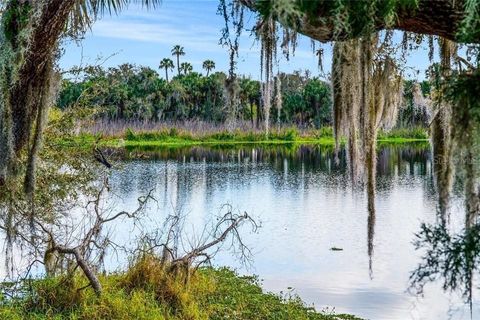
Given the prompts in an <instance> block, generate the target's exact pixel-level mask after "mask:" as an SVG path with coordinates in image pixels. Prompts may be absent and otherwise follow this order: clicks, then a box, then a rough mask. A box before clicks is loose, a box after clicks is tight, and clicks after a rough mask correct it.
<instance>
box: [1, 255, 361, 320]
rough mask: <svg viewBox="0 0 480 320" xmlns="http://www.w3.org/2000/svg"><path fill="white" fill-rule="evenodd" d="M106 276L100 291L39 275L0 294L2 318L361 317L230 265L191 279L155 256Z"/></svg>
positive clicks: (201, 319) (79, 281) (194, 319)
mask: <svg viewBox="0 0 480 320" xmlns="http://www.w3.org/2000/svg"><path fill="white" fill-rule="evenodd" d="M101 282H102V286H103V288H104V291H103V293H102V295H101V296H100V297H97V296H96V295H95V294H94V293H93V291H92V290H90V289H88V288H86V289H83V290H78V289H77V288H81V287H83V286H84V285H85V283H86V280H85V279H83V278H81V277H80V276H75V277H74V278H68V279H67V278H50V279H44V280H37V281H33V282H32V283H30V285H29V286H30V289H29V293H27V294H26V295H25V296H23V297H21V298H18V299H15V300H4V299H0V302H1V303H0V319H2V320H13V319H15V320H17V319H18V320H20V319H39V320H40V319H42V320H43V319H85V320H87V319H88V320H101V319H102V320H103V319H105V320H107V319H108V320H114V319H118V320H120V319H122V320H123V319H145V320H154V319H155V320H162V319H169V320H207V319H210V320H222V319H237V320H263V319H277V320H308V319H312V320H333V319H352V320H353V319H357V318H354V317H353V316H349V315H325V314H322V313H318V312H315V310H314V309H313V308H311V307H308V306H306V305H305V304H304V303H303V302H302V300H300V298H299V297H298V296H295V295H290V296H279V295H275V294H271V293H264V292H262V289H261V288H260V286H259V281H258V279H257V278H256V277H240V276H238V275H237V274H235V273H234V272H232V271H230V270H228V269H212V268H204V269H200V270H198V271H197V272H195V273H194V274H192V276H191V278H190V280H189V281H188V283H187V284H186V283H185V281H184V277H182V276H181V275H179V274H176V273H172V272H169V271H167V269H166V268H165V265H163V264H162V263H161V262H160V261H159V260H158V258H156V257H152V256H147V257H142V258H140V259H138V260H137V261H136V263H134V264H133V265H132V266H131V267H130V268H129V269H128V270H127V271H126V272H123V273H117V274H111V275H107V276H102V277H101Z"/></svg>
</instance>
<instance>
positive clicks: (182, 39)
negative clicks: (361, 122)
mask: <svg viewBox="0 0 480 320" xmlns="http://www.w3.org/2000/svg"><path fill="white" fill-rule="evenodd" d="M217 6H218V0H163V3H162V4H161V5H160V6H159V7H158V8H156V9H152V10H150V11H147V10H144V9H142V8H141V7H140V6H137V5H130V7H129V8H128V9H126V10H124V11H123V12H121V13H120V14H119V15H118V16H117V15H114V16H106V17H103V18H102V19H101V20H99V21H97V22H96V23H95V24H94V26H93V28H92V30H91V31H89V32H87V34H86V36H85V39H84V40H83V41H82V42H81V44H76V43H67V44H65V46H64V48H65V54H64V55H63V57H62V58H61V60H60V66H61V67H62V68H65V69H67V68H70V67H72V66H74V65H79V64H80V63H81V62H83V64H88V63H91V64H96V63H98V62H97V61H98V60H99V59H100V60H101V61H103V60H104V59H105V58H107V57H110V58H108V59H107V60H106V61H105V62H104V63H103V65H104V66H116V65H119V64H122V63H127V62H128V63H133V64H137V65H145V66H150V67H152V68H154V69H157V68H158V64H159V61H160V60H161V59H162V58H164V57H171V53H170V50H171V48H172V47H173V46H174V45H176V44H180V45H182V46H183V47H184V48H185V52H186V55H185V56H183V57H182V60H183V61H188V62H190V63H192V64H193V68H194V71H198V72H201V71H202V68H201V67H202V62H203V61H204V60H206V59H211V60H214V61H215V63H216V70H217V71H227V70H228V63H229V61H228V52H227V49H226V48H223V47H222V46H220V45H219V44H218V40H219V38H220V30H221V28H222V26H223V24H224V21H223V17H221V16H219V15H217V14H216V11H217ZM254 22H255V15H254V14H253V13H250V12H247V14H246V27H247V28H249V27H251V26H252V25H253V23H254ZM323 48H324V50H325V57H324V66H325V71H327V72H328V71H329V70H330V65H331V45H330V44H323ZM112 55H113V56H112ZM82 57H83V58H82ZM259 61H260V48H259V45H258V44H257V43H255V40H254V38H253V36H251V35H250V32H249V31H244V33H243V35H242V38H241V43H240V57H239V59H238V71H237V73H238V74H245V75H250V76H252V77H253V78H255V79H258V78H259V77H260V63H259ZM408 61H409V64H410V65H412V66H414V67H416V68H419V69H424V68H425V66H426V65H428V59H427V53H426V50H422V49H421V50H420V51H418V52H416V53H414V54H412V56H411V57H410V58H409V60H408ZM279 69H280V71H283V72H292V71H294V70H306V69H308V70H310V71H311V73H312V74H313V75H319V70H318V67H317V58H316V56H315V55H314V54H313V52H312V49H311V42H310V39H309V38H306V37H299V46H298V48H297V50H296V53H295V56H294V57H291V58H290V61H286V59H285V58H283V59H281V61H280V65H279ZM157 70H158V69H157ZM159 73H160V75H163V72H159ZM409 77H416V76H414V75H410V76H409ZM419 78H423V74H422V73H421V74H420V76H419Z"/></svg>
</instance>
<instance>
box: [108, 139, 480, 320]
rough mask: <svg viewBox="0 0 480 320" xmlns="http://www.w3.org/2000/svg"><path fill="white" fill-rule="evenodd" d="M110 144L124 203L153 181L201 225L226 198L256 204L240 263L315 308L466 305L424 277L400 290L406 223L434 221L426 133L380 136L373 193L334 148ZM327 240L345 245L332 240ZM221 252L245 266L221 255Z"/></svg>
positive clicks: (398, 313) (407, 309)
mask: <svg viewBox="0 0 480 320" xmlns="http://www.w3.org/2000/svg"><path fill="white" fill-rule="evenodd" d="M116 156H117V157H118V159H123V160H126V161H125V162H123V165H122V166H121V169H119V170H118V171H116V172H114V173H113V176H112V179H111V181H112V187H113V190H115V192H116V193H117V194H119V195H120V196H121V198H122V199H123V200H124V204H123V205H125V206H128V205H130V204H131V203H134V202H135V200H136V197H138V195H140V194H142V193H145V192H148V190H149V189H150V188H156V192H157V200H159V206H160V211H161V212H162V213H164V214H166V213H168V212H170V211H172V210H176V211H178V210H181V211H184V212H187V213H188V214H189V222H190V223H192V224H193V225H194V226H197V227H198V226H201V225H203V224H204V222H205V221H208V219H209V218H211V217H212V216H214V215H215V213H217V212H218V208H220V206H221V205H222V204H224V203H230V204H232V205H233V206H234V207H235V208H238V209H239V210H242V211H243V210H245V211H247V212H249V213H250V214H252V215H254V216H257V217H258V218H259V220H260V222H262V225H263V228H262V229H261V231H260V233H259V234H258V235H246V237H247V239H246V241H247V242H248V243H249V244H251V245H252V246H253V249H254V253H255V262H254V268H253V270H244V271H245V272H249V273H250V272H254V273H257V274H259V275H260V277H261V278H262V279H264V280H265V282H264V285H265V287H266V288H267V289H268V290H274V291H280V290H285V289H286V288H287V287H290V286H292V287H294V288H296V290H297V292H298V293H299V294H300V295H301V296H302V297H303V298H305V299H306V300H307V301H309V302H314V303H315V304H316V306H317V308H318V309H322V308H323V307H325V306H335V307H336V308H337V310H338V311H340V312H350V313H355V314H357V315H359V316H362V317H365V318H370V319H433V318H435V319H446V318H447V313H448V308H449V306H451V305H452V303H453V306H454V308H458V309H460V310H463V309H462V308H463V304H462V301H461V300H459V301H457V300H455V299H453V300H452V301H453V302H452V301H449V299H450V297H446V296H445V295H444V294H443V293H442V290H441V288H436V287H432V288H430V289H429V288H427V289H426V298H425V299H422V300H420V301H419V300H417V299H416V298H415V297H412V296H411V295H409V294H408V293H406V289H407V288H408V284H409V283H408V281H409V275H410V272H411V270H413V269H415V267H416V265H417V264H418V257H417V255H416V253H415V251H414V248H413V246H412V245H411V241H412V238H413V234H414V233H415V232H417V231H418V228H419V224H420V221H426V222H434V221H435V212H436V198H435V191H434V186H433V182H432V166H431V158H430V152H429V150H428V148H425V146H424V145H420V146H415V145H413V146H409V147H408V148H405V147H392V146H390V147H381V148H379V150H378V155H377V163H376V171H377V179H376V181H375V185H374V188H375V190H376V192H375V193H376V198H375V199H374V198H373V196H372V197H369V196H368V195H367V193H366V190H365V189H364V190H357V189H356V188H353V186H352V185H351V184H350V179H349V178H348V175H349V173H348V169H347V164H346V154H345V152H344V151H341V152H340V154H339V160H340V161H339V163H336V162H335V154H334V150H333V149H332V148H328V147H323V146H298V147H297V146H293V145H292V146H289V147H285V148H279V147H269V148H268V147H267V148H258V147H256V146H251V145H248V146H239V147H236V148H231V149H226V150H225V149H217V148H199V147H194V148H175V149H170V150H168V149H161V150H145V149H141V150H139V149H130V150H124V151H122V153H119V154H117V155H116ZM139 158H141V160H138V159H139ZM371 194H372V195H373V194H374V193H371ZM369 204H370V205H371V206H369ZM157 211H158V210H157ZM157 211H152V212H151V214H152V215H153V214H158V213H157ZM334 246H338V247H341V248H343V249H344V251H341V252H333V251H330V250H329V249H330V248H332V247H334ZM217 263H218V264H225V265H229V266H233V267H238V268H240V269H239V270H240V271H242V270H243V269H241V266H240V265H238V264H237V262H236V261H235V260H233V259H231V258H230V257H229V256H228V255H224V256H222V255H220V256H219V257H218V260H217ZM474 312H475V310H474ZM477 312H478V310H477ZM477 315H478V313H477ZM453 318H455V317H453Z"/></svg>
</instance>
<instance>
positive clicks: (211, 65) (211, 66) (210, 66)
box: [203, 60, 215, 77]
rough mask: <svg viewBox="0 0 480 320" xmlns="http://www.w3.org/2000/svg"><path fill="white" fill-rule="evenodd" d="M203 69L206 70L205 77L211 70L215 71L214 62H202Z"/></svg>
mask: <svg viewBox="0 0 480 320" xmlns="http://www.w3.org/2000/svg"><path fill="white" fill-rule="evenodd" d="M203 69H205V70H207V77H208V74H209V73H210V71H211V70H213V69H215V62H213V61H212V60H205V61H203Z"/></svg>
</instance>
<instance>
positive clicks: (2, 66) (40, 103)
mask: <svg viewBox="0 0 480 320" xmlns="http://www.w3.org/2000/svg"><path fill="white" fill-rule="evenodd" d="M74 5H75V0H49V1H42V3H37V2H34V1H10V2H9V3H8V4H7V6H6V7H5V10H4V13H3V14H2V19H1V24H2V27H3V28H2V30H1V33H2V34H1V37H0V41H1V46H0V54H1V56H2V58H1V60H0V70H1V72H2V75H1V77H2V82H1V84H0V86H1V88H0V91H1V97H0V98H1V100H2V101H1V104H0V109H1V110H0V116H1V117H2V118H1V119H0V129H1V140H0V150H6V151H9V152H11V155H10V156H9V155H4V156H2V157H1V158H0V184H2V183H5V180H6V179H8V177H9V176H11V175H12V173H13V172H12V171H13V169H12V168H13V167H14V166H13V165H12V162H15V159H16V158H17V157H18V156H19V155H20V153H21V152H22V151H23V150H25V149H26V148H27V146H28V145H29V144H33V146H32V147H30V148H29V149H30V152H34V153H35V152H37V150H38V148H37V147H36V146H35V142H34V141H33V142H31V132H32V129H33V127H34V124H35V123H36V122H37V121H36V119H37V117H38V116H39V115H41V114H43V113H44V110H45V109H46V108H47V106H48V104H50V103H51V102H52V99H51V98H52V97H51V91H50V90H49V88H50V85H51V79H50V78H51V77H52V76H53V61H54V59H55V53H56V52H57V48H58V39H59V38H60V35H61V33H62V32H63V31H64V29H65V23H66V21H67V19H68V16H69V14H70V11H71V9H72V8H73V6H74ZM25 17H27V18H25ZM37 127H38V126H37ZM38 129H39V130H41V129H42V128H41V126H40V127H38ZM37 137H38V135H37ZM34 140H38V139H34ZM37 145H38V144H37ZM30 158H31V159H32V160H31V161H34V158H35V157H32V156H31V155H30ZM32 164H33V163H31V164H30V165H32ZM33 167H34V166H33ZM28 179H30V178H28Z"/></svg>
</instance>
